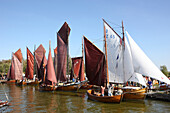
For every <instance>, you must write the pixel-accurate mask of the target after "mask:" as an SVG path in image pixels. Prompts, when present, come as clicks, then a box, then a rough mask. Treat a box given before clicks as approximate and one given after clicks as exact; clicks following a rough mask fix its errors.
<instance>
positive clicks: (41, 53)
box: [34, 44, 47, 81]
mask: <svg viewBox="0 0 170 113" xmlns="http://www.w3.org/2000/svg"><path fill="white" fill-rule="evenodd" d="M45 53H46V50H45V49H44V47H43V45H42V44H40V45H39V47H38V48H37V49H36V50H35V53H34V54H35V62H36V63H35V65H36V66H35V67H36V70H35V71H36V77H37V78H38V80H39V81H42V80H44V73H45V72H46V69H45V70H44V67H43V65H44V66H46V65H47V59H46V56H45Z"/></svg>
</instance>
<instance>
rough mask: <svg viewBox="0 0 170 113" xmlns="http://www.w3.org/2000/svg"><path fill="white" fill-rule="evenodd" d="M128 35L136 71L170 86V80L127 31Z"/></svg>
mask: <svg viewBox="0 0 170 113" xmlns="http://www.w3.org/2000/svg"><path fill="white" fill-rule="evenodd" d="M126 34H127V36H128V40H129V44H130V49H131V54H132V61H133V65H134V71H135V72H137V73H140V74H142V75H145V76H148V77H151V78H154V79H157V80H160V81H162V82H165V83H167V84H170V80H169V79H168V78H167V77H166V76H165V75H164V74H163V73H162V72H161V71H160V70H159V69H158V68H157V67H156V66H155V65H154V64H153V63H152V61H151V60H150V59H149V58H148V57H147V56H146V55H145V53H144V52H143V51H142V50H141V49H140V47H139V46H138V45H137V44H136V43H135V41H134V40H133V39H132V38H131V36H130V35H129V34H128V32H127V31H126Z"/></svg>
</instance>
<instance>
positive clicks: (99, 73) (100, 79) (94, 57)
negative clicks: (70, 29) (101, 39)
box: [84, 37, 123, 103]
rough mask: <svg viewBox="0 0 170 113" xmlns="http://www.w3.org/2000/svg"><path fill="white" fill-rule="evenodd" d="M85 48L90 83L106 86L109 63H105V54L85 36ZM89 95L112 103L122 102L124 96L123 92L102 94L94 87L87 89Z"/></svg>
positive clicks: (100, 100) (91, 97)
mask: <svg viewBox="0 0 170 113" xmlns="http://www.w3.org/2000/svg"><path fill="white" fill-rule="evenodd" d="M84 49H85V66H86V68H85V69H86V76H87V78H88V80H89V84H92V85H97V86H104V84H105V83H106V77H107V75H106V65H107V63H105V54H104V53H103V52H102V51H100V50H99V49H98V48H97V47H96V46H95V45H93V44H92V43H91V42H90V41H89V40H88V39H87V38H86V37H84ZM105 64H106V65H105ZM108 83H109V80H108ZM87 95H88V98H89V99H91V100H95V101H99V102H110V103H120V101H121V99H122V96H123V95H121V94H118V95H112V96H106V95H104V96H101V93H99V92H98V93H95V91H94V89H90V90H87Z"/></svg>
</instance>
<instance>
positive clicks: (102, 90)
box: [101, 86, 105, 96]
mask: <svg viewBox="0 0 170 113" xmlns="http://www.w3.org/2000/svg"><path fill="white" fill-rule="evenodd" d="M104 90H105V87H103V86H101V96H104Z"/></svg>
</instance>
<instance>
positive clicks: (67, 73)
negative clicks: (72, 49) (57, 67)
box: [66, 25, 69, 75]
mask: <svg viewBox="0 0 170 113" xmlns="http://www.w3.org/2000/svg"><path fill="white" fill-rule="evenodd" d="M66 32H67V72H66V75H69V39H68V25H67V31H66Z"/></svg>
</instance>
